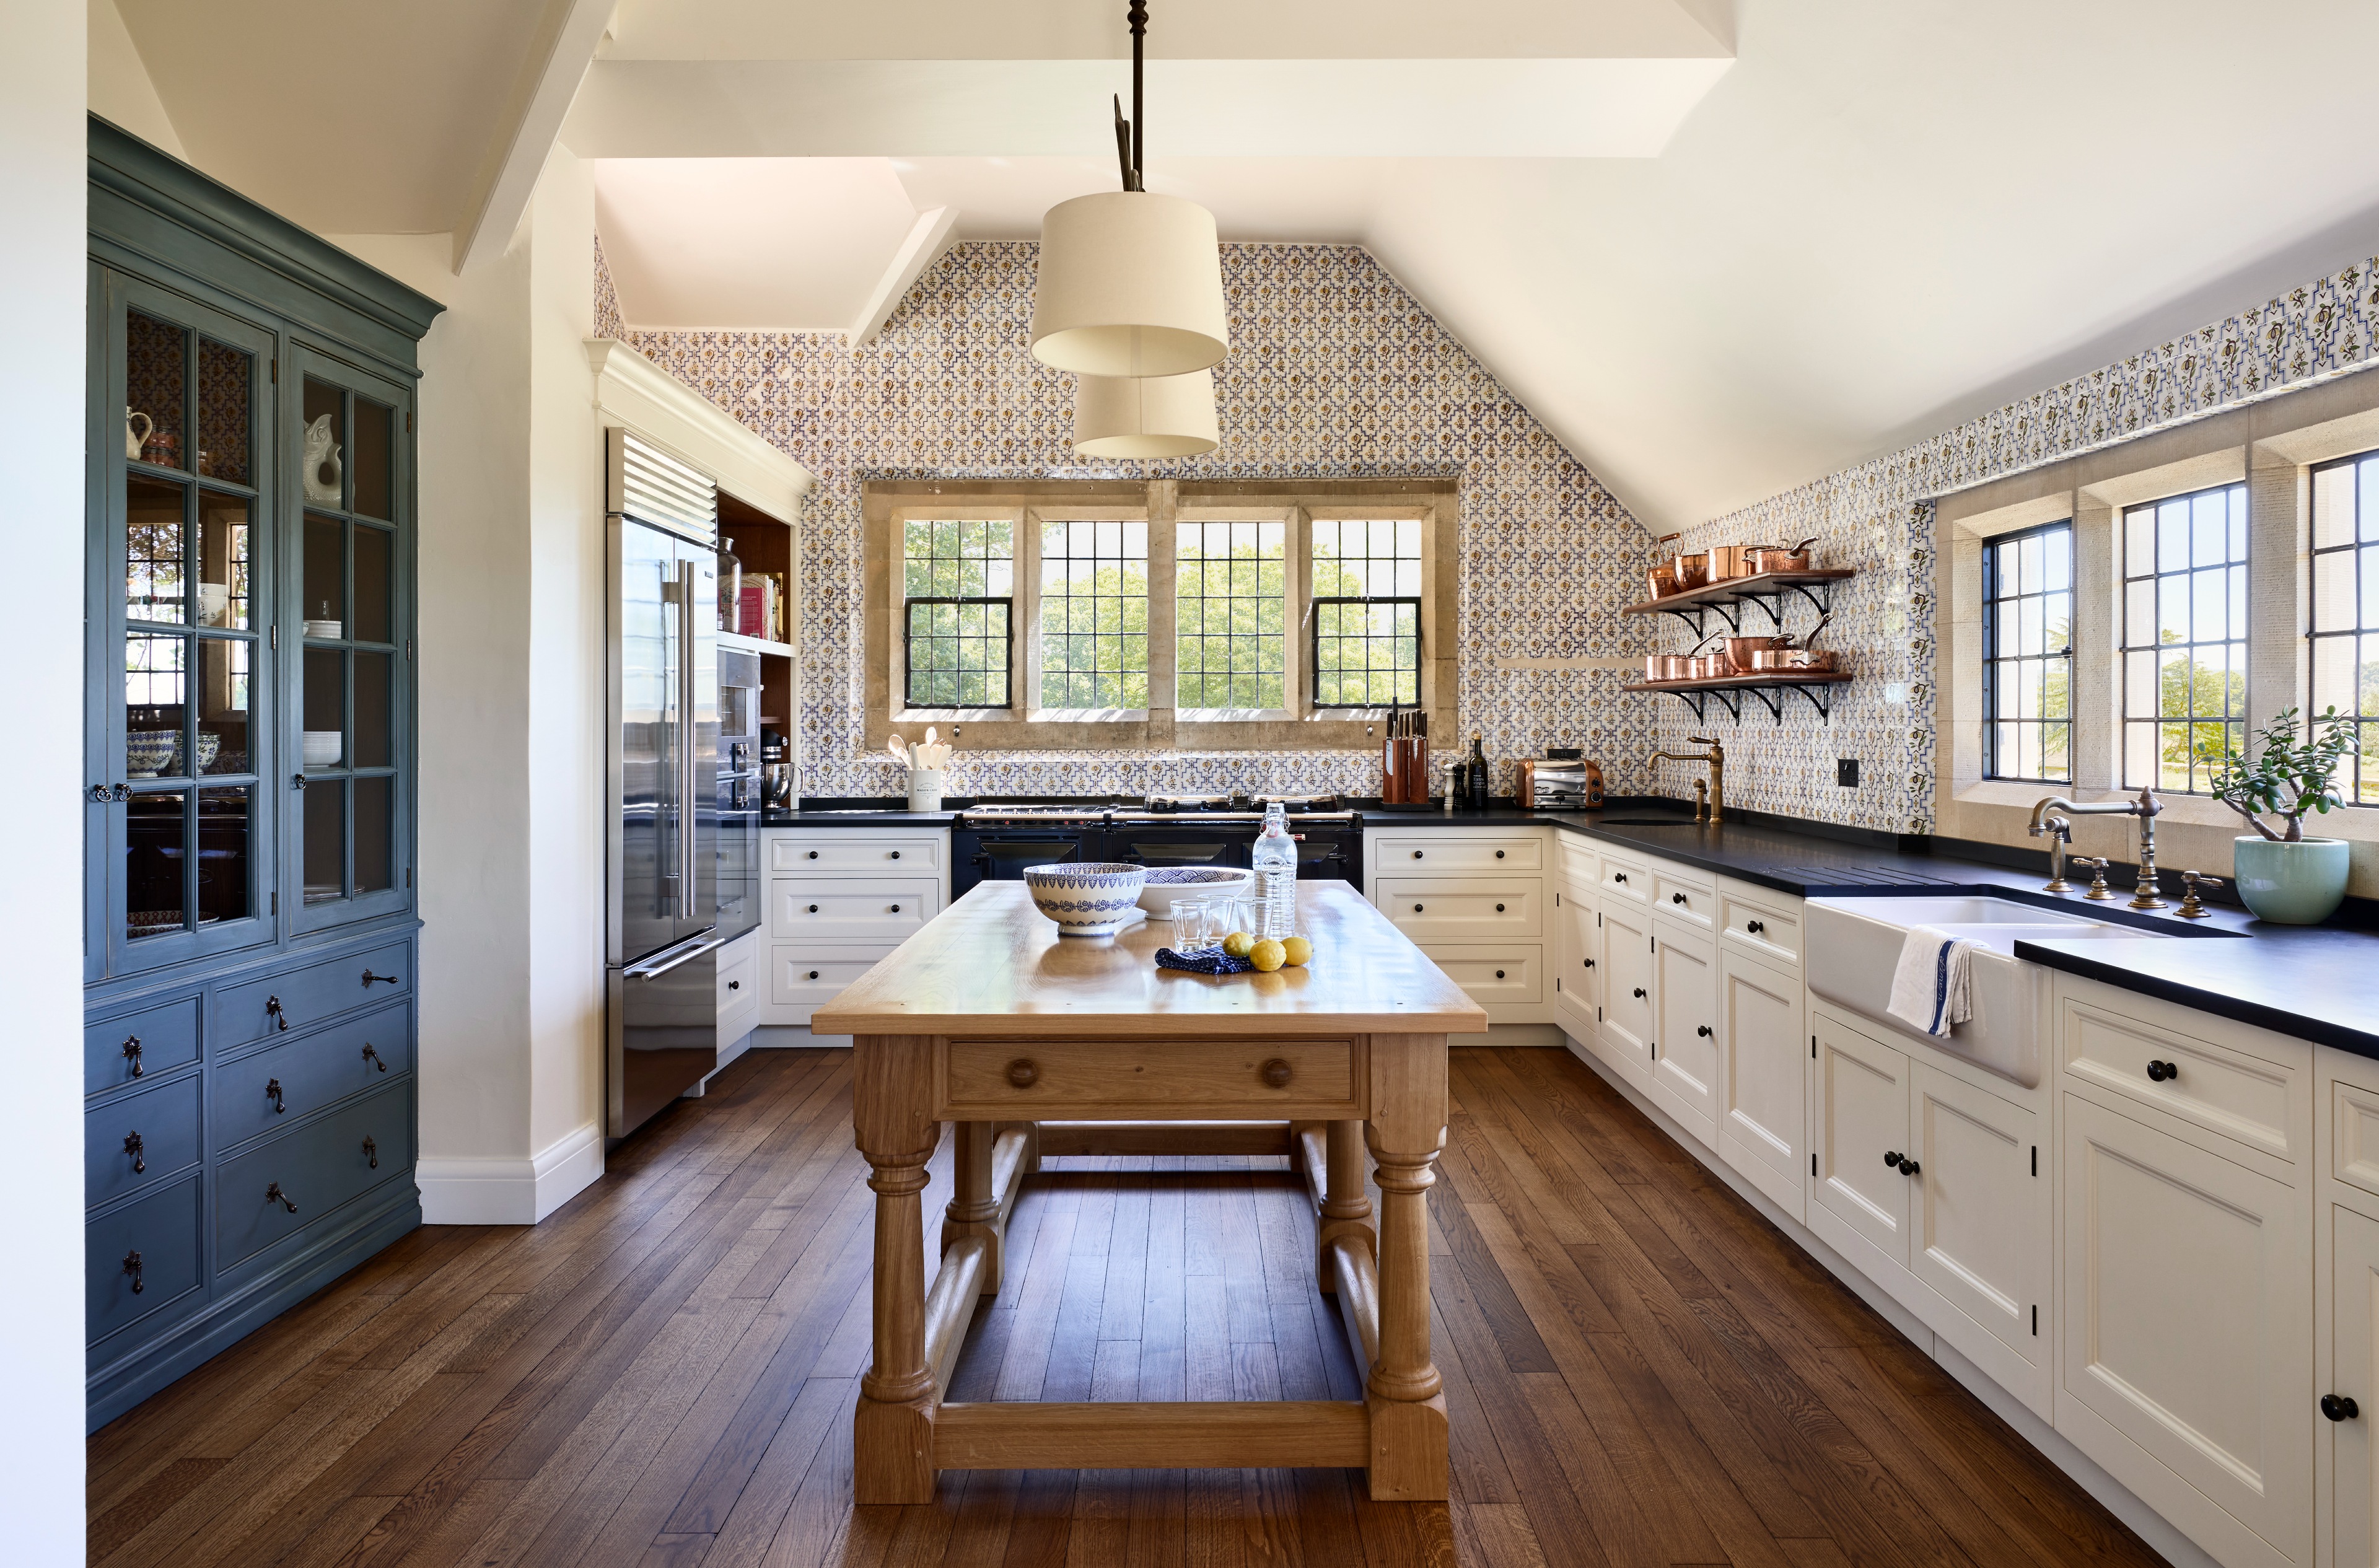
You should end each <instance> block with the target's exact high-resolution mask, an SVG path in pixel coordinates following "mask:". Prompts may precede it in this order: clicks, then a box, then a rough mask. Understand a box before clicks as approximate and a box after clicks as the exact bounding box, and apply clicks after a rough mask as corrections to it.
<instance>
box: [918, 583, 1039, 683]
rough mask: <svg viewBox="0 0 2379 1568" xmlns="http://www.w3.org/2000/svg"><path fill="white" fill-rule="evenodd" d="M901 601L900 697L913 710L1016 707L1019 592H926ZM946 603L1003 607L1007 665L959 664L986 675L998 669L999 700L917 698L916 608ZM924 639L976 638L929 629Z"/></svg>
mask: <svg viewBox="0 0 2379 1568" xmlns="http://www.w3.org/2000/svg"><path fill="white" fill-rule="evenodd" d="M900 603H901V610H900V617H901V619H900V699H901V702H902V704H903V705H904V706H907V707H908V708H910V709H911V710H912V711H931V710H947V709H960V710H970V711H971V710H974V709H983V710H984V711H997V710H1000V709H1013V708H1014V707H1015V706H1016V596H1015V595H1013V594H984V595H975V596H965V597H952V596H932V595H924V596H914V597H908V598H904V599H902V600H901V601H900ZM944 604H948V605H960V606H964V605H971V604H980V605H997V606H998V607H999V608H1000V610H1001V612H1002V619H1003V620H1004V621H1005V622H1006V628H1007V630H1006V634H1005V636H1004V638H1003V639H1002V641H1003V642H1004V644H1005V645H1006V647H1007V649H1008V658H1007V662H1006V666H1005V667H1004V668H1003V669H999V670H996V671H994V670H992V669H982V670H971V669H968V668H967V667H966V666H965V665H963V664H961V665H960V667H959V673H960V675H970V674H982V675H986V676H987V675H991V674H995V673H996V674H997V675H998V677H999V683H1000V700H999V701H997V702H996V703H989V702H986V703H969V702H957V703H944V702H933V701H924V702H921V701H919V700H918V698H917V684H916V682H917V643H918V641H919V638H918V633H917V611H918V610H919V609H929V608H931V607H933V606H935V605H944ZM924 640H925V641H928V642H934V641H948V642H961V643H963V642H968V641H973V640H975V639H972V638H962V637H952V638H944V637H941V636H940V635H939V634H938V633H930V632H929V633H925V636H924ZM983 640H984V641H988V640H989V639H988V638H987V637H986V638H984V639H983Z"/></svg>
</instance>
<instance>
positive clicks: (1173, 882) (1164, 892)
mask: <svg viewBox="0 0 2379 1568" xmlns="http://www.w3.org/2000/svg"><path fill="white" fill-rule="evenodd" d="M1255 890H1256V874H1255V873H1254V872H1252V871H1241V870H1239V869H1238V867H1236V866H1227V865H1159V866H1151V867H1150V868H1149V871H1148V882H1147V884H1146V885H1145V886H1144V887H1141V890H1140V907H1141V909H1143V910H1146V911H1148V912H1149V915H1150V917H1151V918H1153V919H1155V920H1164V919H1166V918H1167V917H1169V916H1170V915H1171V914H1172V913H1173V900H1174V899H1248V898H1252V897H1254V896H1255Z"/></svg>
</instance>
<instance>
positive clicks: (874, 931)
mask: <svg viewBox="0 0 2379 1568" xmlns="http://www.w3.org/2000/svg"><path fill="white" fill-rule="evenodd" d="M762 837H763V838H764V840H765V841H766V849H765V851H764V862H763V863H765V864H766V865H767V867H768V899H767V929H766V931H765V932H764V933H763V934H762V935H763V938H764V939H765V941H766V942H767V948H766V951H765V954H764V955H763V956H762V957H761V958H760V959H759V960H758V961H756V962H755V964H754V965H753V970H752V980H751V982H750V983H751V984H752V986H753V987H754V988H755V990H757V991H759V992H760V993H762V995H761V998H760V1007H759V1015H758V1017H757V1018H756V1019H755V1022H757V1023H760V1024H764V1025H771V1026H776V1027H787V1026H792V1027H805V1026H807V1024H808V1023H809V1021H810V1015H811V1014H812V1013H813V1012H815V1011H816V1010H817V1009H818V1008H819V1007H823V1006H824V1005H825V1004H827V1002H830V1001H832V1000H833V999H834V998H835V996H836V995H839V993H840V992H841V990H842V988H843V987H844V986H846V985H848V984H850V983H851V982H852V981H854V980H856V979H858V978H859V977H860V976H861V975H863V974H865V973H866V972H867V971H869V970H870V969H872V968H874V967H875V965H876V960H877V959H881V958H883V957H884V956H885V955H886V954H888V953H889V952H891V951H892V949H893V948H895V947H899V946H900V943H901V942H902V941H904V940H905V939H906V938H907V937H908V936H909V935H911V934H912V933H913V932H915V931H916V930H917V929H918V928H920V927H921V926H923V925H924V923H926V922H927V921H930V920H932V919H933V918H934V917H935V916H936V915H937V914H939V913H940V912H941V911H943V910H944V909H945V908H947V907H948V904H949V891H950V878H949V833H948V830H947V829H944V828H916V827H885V828H837V829H824V830H820V829H813V828H766V829H763V830H762Z"/></svg>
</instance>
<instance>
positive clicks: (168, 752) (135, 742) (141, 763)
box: [124, 730, 182, 778]
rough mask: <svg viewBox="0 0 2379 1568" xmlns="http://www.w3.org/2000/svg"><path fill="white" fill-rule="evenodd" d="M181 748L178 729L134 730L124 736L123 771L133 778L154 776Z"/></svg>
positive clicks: (180, 737) (180, 736)
mask: <svg viewBox="0 0 2379 1568" xmlns="http://www.w3.org/2000/svg"><path fill="white" fill-rule="evenodd" d="M181 749H182V732H181V731H180V730H133V731H132V732H131V733H130V734H129V735H127V736H126V737H125V738H124V771H125V772H126V773H127V774H129V775H131V776H132V777H133V778H156V777H157V775H158V774H159V773H160V772H162V771H163V768H164V766H165V765H166V764H167V763H169V762H172V761H173V760H174V754H175V752H178V751H180V750H181Z"/></svg>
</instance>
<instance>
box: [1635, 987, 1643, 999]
mask: <svg viewBox="0 0 2379 1568" xmlns="http://www.w3.org/2000/svg"><path fill="white" fill-rule="evenodd" d="M1636 995H1637V996H1638V997H1639V998H1640V997H1641V996H1642V995H1644V988H1643V987H1642V986H1640V985H1639V986H1637V987H1636Z"/></svg>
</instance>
